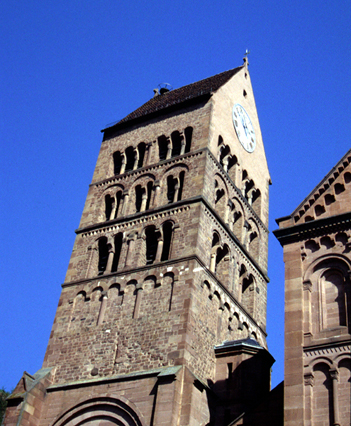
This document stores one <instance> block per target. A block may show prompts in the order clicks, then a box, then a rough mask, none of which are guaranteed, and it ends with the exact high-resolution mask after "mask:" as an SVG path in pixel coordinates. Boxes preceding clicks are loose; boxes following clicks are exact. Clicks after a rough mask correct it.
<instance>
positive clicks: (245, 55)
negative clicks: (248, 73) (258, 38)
mask: <svg viewBox="0 0 351 426" xmlns="http://www.w3.org/2000/svg"><path fill="white" fill-rule="evenodd" d="M249 54H250V51H249V50H248V49H246V52H245V54H244V57H243V60H244V65H245V67H246V68H247V66H248V65H249V58H248V56H249Z"/></svg>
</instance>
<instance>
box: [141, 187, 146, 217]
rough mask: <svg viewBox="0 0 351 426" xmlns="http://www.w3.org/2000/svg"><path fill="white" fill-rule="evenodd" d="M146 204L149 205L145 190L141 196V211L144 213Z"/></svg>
mask: <svg viewBox="0 0 351 426" xmlns="http://www.w3.org/2000/svg"><path fill="white" fill-rule="evenodd" d="M146 203H147V193H146V190H145V189H144V192H143V194H142V196H141V206H140V211H141V212H143V211H145V209H146Z"/></svg>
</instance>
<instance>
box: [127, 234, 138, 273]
mask: <svg viewBox="0 0 351 426" xmlns="http://www.w3.org/2000/svg"><path fill="white" fill-rule="evenodd" d="M135 240H136V234H135V233H133V234H129V235H128V237H127V242H128V248H127V255H126V263H125V267H126V268H127V267H129V266H131V264H132V253H133V251H134V246H135Z"/></svg>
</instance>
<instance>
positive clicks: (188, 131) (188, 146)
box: [184, 127, 193, 152]
mask: <svg viewBox="0 0 351 426" xmlns="http://www.w3.org/2000/svg"><path fill="white" fill-rule="evenodd" d="M184 135H185V152H190V149H191V139H192V136H193V128H192V127H187V128H186V129H185V130H184Z"/></svg>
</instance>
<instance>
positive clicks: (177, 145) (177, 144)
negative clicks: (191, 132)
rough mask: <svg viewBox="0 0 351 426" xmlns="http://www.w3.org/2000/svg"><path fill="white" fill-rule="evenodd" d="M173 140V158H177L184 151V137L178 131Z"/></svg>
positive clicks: (174, 133)
mask: <svg viewBox="0 0 351 426" xmlns="http://www.w3.org/2000/svg"><path fill="white" fill-rule="evenodd" d="M171 139H172V157H176V156H178V155H180V152H181V149H182V136H181V135H180V133H179V132H178V131H177V130H176V131H175V132H173V133H172V134H171Z"/></svg>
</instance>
